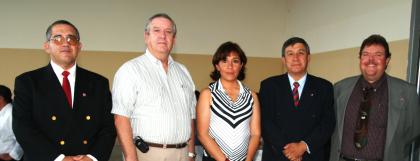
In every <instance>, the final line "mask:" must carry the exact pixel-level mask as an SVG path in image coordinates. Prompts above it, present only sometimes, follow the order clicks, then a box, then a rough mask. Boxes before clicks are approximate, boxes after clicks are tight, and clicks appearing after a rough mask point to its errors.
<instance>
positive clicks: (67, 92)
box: [61, 71, 72, 108]
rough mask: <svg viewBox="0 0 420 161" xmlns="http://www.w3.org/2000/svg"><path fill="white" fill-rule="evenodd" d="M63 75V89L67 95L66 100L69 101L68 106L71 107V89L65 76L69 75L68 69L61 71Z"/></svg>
mask: <svg viewBox="0 0 420 161" xmlns="http://www.w3.org/2000/svg"><path fill="white" fill-rule="evenodd" d="M61 74H62V75H63V90H64V93H65V94H66V97H67V102H68V103H69V106H70V108H72V102H71V90H70V81H69V79H68V78H67V76H69V74H70V73H69V72H68V71H64V72H63V73H61Z"/></svg>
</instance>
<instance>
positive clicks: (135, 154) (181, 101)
mask: <svg viewBox="0 0 420 161" xmlns="http://www.w3.org/2000/svg"><path fill="white" fill-rule="evenodd" d="M175 35H176V25H175V22H174V21H173V20H172V19H171V18H170V17H169V16H168V15H167V14H163V13H160V14H156V15H154V16H152V17H150V18H149V21H148V22H147V24H146V29H145V32H144V40H145V43H146V46H147V49H146V52H145V54H144V55H142V56H139V57H137V58H134V59H132V60H130V61H128V62H126V63H125V64H123V65H122V66H121V67H120V69H119V70H118V71H117V73H116V74H115V78H114V84H113V88H112V95H113V98H112V99H113V108H112V113H114V114H115V115H114V117H115V125H116V128H117V134H118V140H119V142H120V144H121V146H122V149H123V153H124V159H125V160H126V161H139V160H140V161H163V160H171V161H186V160H193V159H194V157H195V154H194V123H193V119H194V118H195V104H196V99H195V95H194V89H195V87H194V82H193V81H192V78H191V76H190V74H189V72H188V70H187V69H186V68H185V66H184V65H182V64H180V63H178V62H176V61H174V60H173V59H172V57H171V56H170V52H171V50H172V47H173V45H174V43H175ZM135 137H140V138H142V139H143V140H144V141H145V143H146V144H148V146H149V150H148V151H147V152H145V153H143V152H140V151H139V149H138V148H136V146H135V145H134V144H133V138H135Z"/></svg>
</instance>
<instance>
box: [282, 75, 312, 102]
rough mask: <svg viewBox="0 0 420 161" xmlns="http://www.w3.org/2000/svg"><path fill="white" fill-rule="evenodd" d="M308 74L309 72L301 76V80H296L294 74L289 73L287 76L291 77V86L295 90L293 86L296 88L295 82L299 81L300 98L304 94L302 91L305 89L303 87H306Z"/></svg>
mask: <svg viewBox="0 0 420 161" xmlns="http://www.w3.org/2000/svg"><path fill="white" fill-rule="evenodd" d="M307 75H308V73H305V75H303V77H302V78H300V79H299V80H294V79H293V78H292V76H290V75H289V74H287V76H288V77H289V83H290V88H291V89H292V91H293V88H295V86H294V85H293V83H295V82H298V83H299V88H298V92H299V99H300V96H302V91H303V87H305V82H306V76H307Z"/></svg>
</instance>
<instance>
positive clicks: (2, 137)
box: [0, 85, 23, 161]
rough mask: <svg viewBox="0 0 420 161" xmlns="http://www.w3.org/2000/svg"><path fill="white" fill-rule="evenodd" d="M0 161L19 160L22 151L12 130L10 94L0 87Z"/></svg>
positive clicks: (2, 86)
mask: <svg viewBox="0 0 420 161" xmlns="http://www.w3.org/2000/svg"><path fill="white" fill-rule="evenodd" d="M0 131H1V132H0V161H9V160H20V159H21V158H22V155H23V150H22V148H21V147H20V145H19V143H18V142H17V141H16V138H15V134H13V130H12V92H11V91H10V89H9V88H8V87H6V86H4V85H0Z"/></svg>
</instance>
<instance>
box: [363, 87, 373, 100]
mask: <svg viewBox="0 0 420 161" xmlns="http://www.w3.org/2000/svg"><path fill="white" fill-rule="evenodd" d="M362 91H363V99H364V100H367V99H370V98H371V97H372V95H373V92H374V91H375V89H374V88H373V87H371V86H367V87H363V89H362Z"/></svg>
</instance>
